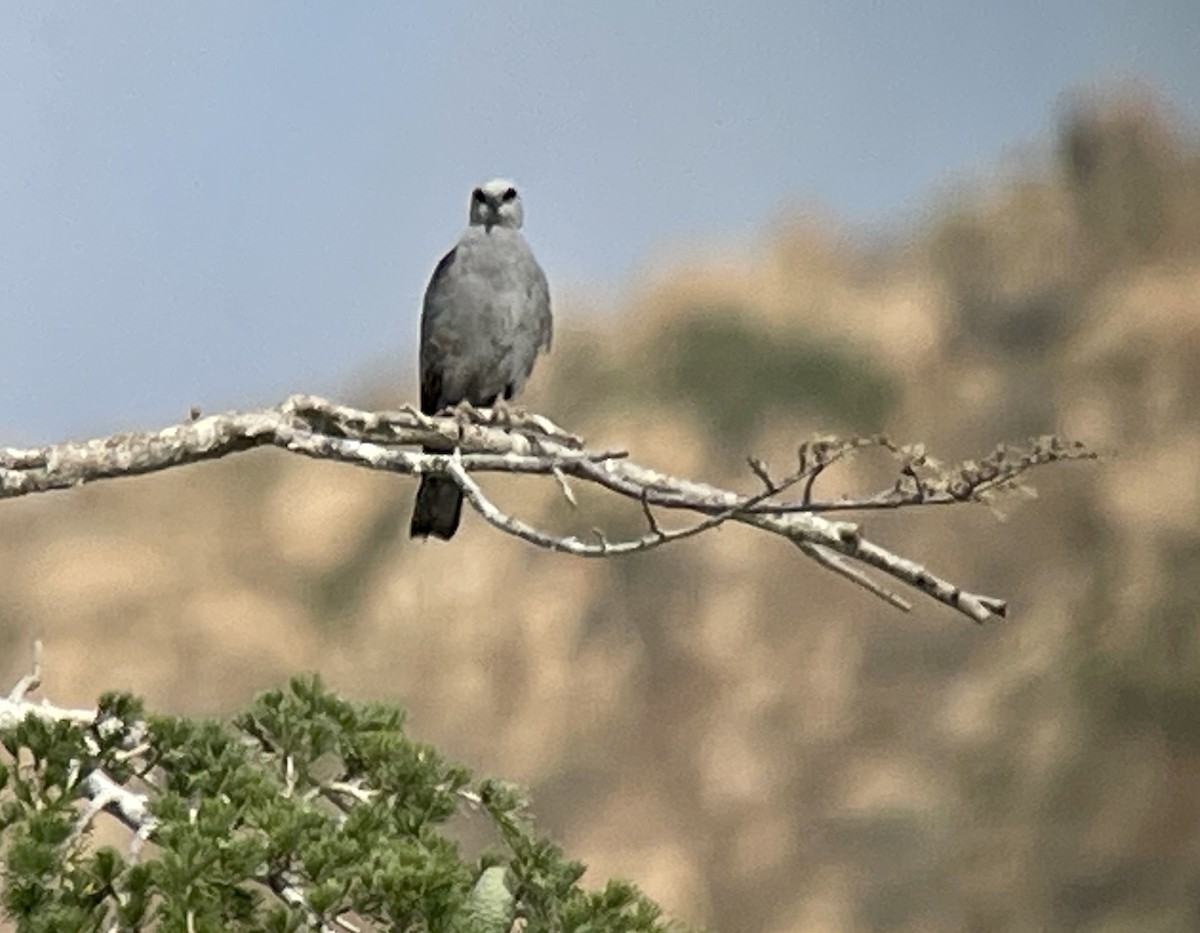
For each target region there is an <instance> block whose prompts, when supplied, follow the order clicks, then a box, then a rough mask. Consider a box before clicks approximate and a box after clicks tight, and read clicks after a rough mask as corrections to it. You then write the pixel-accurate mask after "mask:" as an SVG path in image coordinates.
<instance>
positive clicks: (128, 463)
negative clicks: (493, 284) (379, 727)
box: [0, 395, 1093, 622]
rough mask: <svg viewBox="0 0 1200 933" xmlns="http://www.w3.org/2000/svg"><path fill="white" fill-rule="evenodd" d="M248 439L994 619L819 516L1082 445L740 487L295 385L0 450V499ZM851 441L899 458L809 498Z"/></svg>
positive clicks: (505, 523)
mask: <svg viewBox="0 0 1200 933" xmlns="http://www.w3.org/2000/svg"><path fill="white" fill-rule="evenodd" d="M256 447H276V448H279V449H282V450H286V451H289V452H292V453H297V454H301V455H303V456H307V457H313V458H316V459H324V460H336V461H339V462H342V463H346V464H350V465H353V466H359V467H365V468H367V469H372V470H383V471H387V472H391V473H399V474H403V475H410V476H419V475H423V474H429V473H439V474H444V475H447V476H449V477H450V478H451V479H453V480H454V482H456V483H457V484H458V485H459V486H460V487H461V488H462V490H463V493H464V496H465V498H466V500H467V501H468V502H469V503H470V504H471V507H472V508H474V509H475V511H476V512H478V513H479V514H480V515H481V516H482V517H483V518H484V520H486V521H487V522H488V523H489V524H490V525H492V526H493V527H494V528H497V529H498V530H500V531H502V532H504V533H505V534H509V535H512V536H513V537H516V538H520V539H521V540H524V541H527V542H529V543H530V544H533V545H536V546H538V547H542V548H545V549H547V550H552V551H559V552H562V553H567V554H572V555H576V556H580V557H612V556H615V555H619V554H631V553H637V552H640V551H646V550H650V549H652V548H656V547H660V546H662V545H664V544H668V543H671V542H673V541H677V540H680V539H682V538H686V537H691V536H693V535H697V534H701V533H703V532H706V531H709V530H711V529H713V528H716V527H717V526H719V525H723V524H726V523H728V522H737V523H739V524H742V525H747V526H750V527H752V528H756V529H758V530H760V531H764V532H767V533H770V534H775V535H778V536H780V537H782V538H784V539H786V540H788V541H790V542H792V543H793V544H795V545H797V546H798V547H799V548H800V550H801V551H802V552H803V553H804V554H806V555H807V556H808V557H810V558H812V559H813V560H814V561H816V562H817V563H818V565H819V566H822V567H824V568H826V569H829V570H832V571H834V572H835V573H838V574H839V575H841V576H843V577H845V578H847V579H849V580H851V581H853V582H855V583H857V584H858V585H860V586H862V587H864V588H865V589H866V590H867V591H868V592H870V593H873V594H874V595H876V596H878V597H880V598H881V599H883V600H885V601H886V602H888V603H889V604H890V605H893V606H896V607H898V608H901V609H905V610H907V609H909V608H911V603H909V602H908V601H907V600H905V599H904V598H902V597H901V596H899V595H898V594H897V593H895V592H893V591H892V590H891V589H889V588H888V587H887V586H885V585H884V584H883V583H881V582H880V581H878V580H876V579H874V578H873V577H872V576H870V575H869V574H868V573H867V568H869V569H871V570H874V571H876V572H878V573H880V574H882V575H883V576H885V577H889V578H891V579H892V580H893V581H896V582H897V583H899V584H901V585H904V586H908V587H911V588H913V589H915V590H917V591H918V592H921V593H924V594H925V595H926V596H929V597H930V598H932V599H934V600H937V601H938V602H941V603H944V604H945V605H948V606H951V607H952V608H954V609H957V610H958V611H959V612H962V613H963V614H965V615H967V616H968V617H970V618H971V619H974V620H975V621H977V622H984V621H987V620H988V619H992V618H995V617H998V616H1003V615H1004V614H1005V603H1004V601H1003V600H1000V599H996V598H992V597H988V596H980V595H977V594H974V593H970V592H967V591H966V590H963V589H962V588H961V587H959V586H957V585H955V584H954V583H951V582H950V581H949V580H946V579H943V578H941V577H939V576H937V575H936V574H934V573H933V572H932V571H930V570H929V569H927V568H926V567H924V566H922V565H921V564H920V563H918V562H916V561H914V560H911V559H909V558H906V557H903V556H901V555H899V554H895V553H892V552H891V551H889V550H888V549H886V548H884V547H882V546H881V545H879V544H877V543H875V542H873V541H870V540H869V539H868V538H866V536H865V535H864V533H863V530H862V528H861V527H860V526H859V525H858V524H855V523H852V522H848V521H841V520H833V519H830V518H827V517H825V516H824V515H823V514H822V513H828V512H833V511H849V510H852V509H858V510H873V509H874V510H877V509H895V508H901V507H910V506H922V505H944V504H952V503H955V502H966V501H986V500H987V499H988V497H989V496H991V495H993V494H994V493H996V492H997V491H999V490H1003V489H1005V488H1011V487H1017V486H1019V485H1020V481H1021V479H1022V477H1023V475H1024V474H1025V473H1026V472H1028V471H1029V470H1031V469H1033V468H1035V467H1038V466H1042V465H1044V464H1047V463H1053V462H1057V461H1063V460H1075V459H1083V458H1089V457H1091V456H1093V455H1092V454H1091V453H1090V452H1088V451H1086V450H1084V449H1083V448H1082V447H1080V446H1078V445H1074V446H1072V445H1065V444H1062V443H1061V442H1059V441H1058V440H1057V439H1055V438H1045V439H1042V440H1040V441H1037V442H1034V444H1033V445H1032V447H1031V448H1030V449H1028V450H1015V449H1012V448H1007V447H1000V448H997V450H996V452H995V453H994V454H992V455H990V456H989V457H986V458H984V459H983V460H981V461H979V462H977V463H968V464H962V465H960V466H958V467H957V468H955V469H954V470H952V471H949V472H947V471H944V470H941V469H940V468H938V467H937V466H936V465H934V464H933V462H932V461H931V460H930V459H929V458H927V457H926V456H925V454H924V451H923V450H921V449H920V448H911V449H903V448H896V447H893V446H892V445H891V444H890V443H889V442H888V441H887V440H886V439H885V438H880V437H876V438H866V439H863V438H855V439H851V440H844V441H838V440H827V441H819V442H814V443H810V444H803V445H801V447H800V449H799V452H798V461H799V462H798V466H797V468H796V469H795V470H794V471H793V472H792V473H791V474H790V475H788V476H787V477H785V478H783V479H781V480H775V479H772V477H771V476H770V473H769V471H768V469H767V467H766V465H765V464H762V463H760V462H759V461H756V460H752V461H751V468H752V470H753V472H754V474H755V476H756V477H757V478H758V480H759V481H760V482H761V484H762V485H763V487H764V488H763V490H762V491H761V492H758V493H754V494H746V493H739V492H735V491H731V490H727V489H721V488H719V487H716V486H712V485H709V484H707V483H703V482H697V481H693V480H689V479H686V478H682V477H676V476H671V475H668V474H665V473H661V472H658V471H656V470H652V469H649V468H647V467H644V466H639V465H638V464H637V463H634V462H632V461H630V460H629V459H627V457H626V455H625V453H624V452H623V451H612V450H590V449H588V448H585V447H584V445H583V444H582V442H581V441H580V440H579V439H578V438H576V437H574V436H572V435H570V434H567V433H566V432H564V431H562V430H561V429H559V428H557V427H555V426H554V425H553V424H552V423H551V422H549V421H548V420H546V419H545V418H542V417H540V416H537V415H529V414H524V413H519V412H512V411H506V412H476V411H473V410H472V411H469V412H465V411H464V412H457V413H452V414H446V415H442V416H438V417H429V416H426V415H423V414H421V413H420V412H419V411H416V410H415V409H413V408H411V407H406V408H404V409H401V410H399V411H392V412H369V411H361V410H358V409H354V408H349V407H346V406H343V405H336V404H334V403H331V402H328V401H326V400H324V399H321V398H317V397H315V396H310V395H294V396H292V397H291V398H289V399H288V400H287V401H285V402H284V403H283V404H282V405H279V406H277V407H274V408H263V409H258V410H256V411H248V412H228V413H224V414H218V415H210V416H208V417H203V418H195V419H190V420H188V421H185V422H183V423H181V424H177V425H173V426H171V427H168V428H164V429H163V430H161V431H153V432H128V433H122V434H116V435H113V436H111V437H104V438H97V439H95V440H90V441H84V442H79V443H64V444H54V445H49V446H46V447H35V448H29V449H15V448H0V498H14V497H17V496H24V495H30V494H33V493H39V492H47V491H50V490H54V489H67V488H70V487H73V486H77V485H81V484H83V483H89V482H94V481H96V480H101V479H112V478H116V477H123V476H136V475H139V474H143V473H152V472H157V471H160V470H165V469H169V468H171V467H176V466H181V465H184V464H188V463H197V462H199V461H202V460H213V459H217V458H219V457H225V456H228V455H231V454H235V453H239V452H241V451H245V450H250V449H253V448H256ZM863 447H879V448H884V449H886V450H888V451H890V452H891V453H892V454H894V455H895V456H896V457H897V458H899V459H900V460H901V467H900V470H899V473H900V476H899V478H898V479H897V481H896V484H895V485H894V487H892V488H890V489H886V490H884V491H882V492H879V493H874V494H871V495H868V496H865V497H862V498H859V499H839V500H835V501H820V500H816V499H814V498H813V487H814V484H815V483H816V480H817V478H818V477H819V476H820V475H821V474H822V472H823V471H824V470H825V469H826V468H828V467H829V466H831V465H832V464H834V463H836V462H837V461H839V460H841V459H843V458H845V457H847V456H849V455H850V454H852V453H853V452H854V451H856V450H858V449H860V448H863ZM426 448H428V449H429V450H430V451H432V452H426ZM486 473H519V474H537V475H544V476H547V477H549V478H550V479H551V480H552V481H554V482H556V483H557V484H559V486H560V487H561V488H562V489H563V490H564V494H565V495H567V496H568V498H572V494H571V493H570V487H569V485H568V478H570V479H574V480H577V481H583V482H591V483H594V484H596V485H599V486H602V487H604V488H605V489H608V490H609V491H610V492H613V493H615V494H617V495H619V496H623V497H626V498H629V499H631V500H633V501H635V502H637V503H639V504H640V505H641V507H642V509H643V512H644V514H645V516H646V520H647V530H646V532H645V533H643V534H641V535H638V536H635V537H632V538H628V539H624V540H610V539H609V538H608V537H607V536H606V535H605V534H604V533H603V532H599V531H598V532H597V533H596V540H595V541H585V540H582V539H580V538H578V537H576V536H573V535H563V534H556V533H554V532H551V531H547V530H544V529H540V528H537V527H534V526H533V525H531V524H529V523H528V522H525V521H523V520H521V519H519V518H517V517H515V516H512V515H509V514H507V513H505V512H503V511H502V510H501V509H499V508H498V507H497V506H496V505H495V503H494V502H493V501H492V500H491V498H490V497H489V496H488V495H487V494H486V492H485V491H484V488H483V485H482V484H481V482H480V480H479V475H480V474H486ZM795 488H799V489H800V490H801V496H800V498H799V499H795V498H791V499H789V498H786V494H787V493H788V492H789V491H790V490H792V489H795ZM652 508H658V509H669V510H677V511H684V512H690V513H692V514H693V515H694V516H697V517H696V519H695V520H694V521H693V522H692V523H690V524H688V525H686V526H684V527H682V528H678V529H664V528H663V527H662V526H661V525H660V524H659V521H658V519H657V518H656V517H655V515H654V513H653V511H652Z"/></svg>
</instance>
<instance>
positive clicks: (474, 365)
mask: <svg viewBox="0 0 1200 933" xmlns="http://www.w3.org/2000/svg"><path fill="white" fill-rule="evenodd" d="M523 222H524V209H523V208H522V206H521V198H520V196H519V195H518V194H517V189H516V188H515V187H514V186H513V184H512V182H509V181H505V180H504V179H502V178H494V179H492V180H491V181H489V182H486V183H485V184H483V185H480V186H479V187H478V188H476V189H475V190H474V191H472V192H471V211H470V225H469V226H468V227H467V229H466V231H465V232H464V233H463V235H462V236H461V237H460V238H459V241H458V243H457V244H455V246H454V248H453V249H452V250H450V252H448V253H447V254H446V255H445V256H443V257H442V261H441V262H439V263H438V264H437V268H436V269H434V271H433V277H432V278H431V279H430V280H429V287H428V288H426V289H425V304H424V306H423V308H422V310H421V411H423V412H424V413H425V414H427V415H432V414H435V413H436V412H438V411H440V410H442V409H443V408H446V407H448V406H452V405H457V404H458V403H460V402H463V401H466V402H470V403H471V404H472V405H474V406H476V407H479V408H487V407H491V406H494V405H495V404H496V402H497V401H498V400H500V399H503V400H506V401H507V400H508V399H511V398H513V397H514V396H516V394H517V393H518V392H520V391H521V387H522V386H524V385H525V380H526V379H528V378H529V373H530V372H531V371H532V370H533V364H534V361H535V360H536V359H537V356H538V354H539V353H540V352H541V351H542V350H549V349H550V336H551V329H552V322H551V318H550V289H549V286H548V285H547V284H546V274H545V273H544V272H542V267H541V266H539V265H538V263H537V260H536V259H534V258H533V252H532V251H531V250H530V249H529V244H528V243H526V242H525V237H524V236H523V235H522V233H521V224H522V223H523ZM461 513H462V491H461V490H460V489H459V488H458V486H457V484H455V482H454V481H453V480H451V479H449V478H448V477H445V476H423V477H422V478H421V486H420V488H419V489H418V490H417V501H416V503H415V504H414V506H413V515H412V525H411V526H410V528H409V534H410V535H411V536H412V537H414V538H417V537H420V538H426V537H428V536H429V535H433V536H435V537H438V538H442V539H445V540H448V539H450V538H451V537H452V536H453V535H454V532H455V531H456V530H457V529H458V521H459V517H460V515H461Z"/></svg>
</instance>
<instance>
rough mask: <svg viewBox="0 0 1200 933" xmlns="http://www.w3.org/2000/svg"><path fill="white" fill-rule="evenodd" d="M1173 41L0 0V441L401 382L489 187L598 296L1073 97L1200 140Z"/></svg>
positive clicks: (1037, 1)
mask: <svg viewBox="0 0 1200 933" xmlns="http://www.w3.org/2000/svg"><path fill="white" fill-rule="evenodd" d="M1198 50H1200V3H1197V2H1196V0H1166V2H1158V3H1155V2H1142V3H1136V2H1116V0H1086V2H1085V0H1059V2H1047V0H1012V2H1008V3H1003V4H1002V3H991V4H986V5H984V4H971V3H962V2H957V0H930V2H925V3H905V4H888V3H866V2H858V0H841V2H828V3H820V4H817V3H806V2H796V0H790V2H788V0H780V2H766V0H739V2H728V3H721V4H715V3H704V2H699V0H690V2H674V0H665V2H655V3H646V2H641V3H638V2H634V0H609V2H606V3H603V4H583V3H580V4H568V3H563V2H561V0H531V2H505V3H456V2H442V3H438V4H416V3H411V2H402V0H391V2H382V0H381V2H370V0H359V2H355V3H332V2H329V3H315V2H300V0H289V2H267V0H258V2H254V3H246V2H240V0H205V2H203V3H196V2H191V3H184V2H168V0H164V2H156V3H145V2H137V3H134V2H124V3H122V2H110V3H104V4H98V3H94V2H58V3H53V4H49V3H45V2H44V0H30V2H25V0H6V2H5V3H3V4H2V5H0V127H2V132H0V320H2V321H3V323H4V327H3V331H2V333H0V444H15V443H33V442H37V441H50V440H56V439H62V438H65V437H67V436H80V435H86V434H91V433H95V432H102V431H109V430H113V429H117V428H123V427H139V426H140V427H152V426H158V425H159V424H160V423H166V422H169V421H173V420H176V419H177V418H178V417H179V416H180V415H181V414H182V413H183V412H184V411H186V409H187V407H188V406H189V405H193V404H194V405H199V406H201V407H202V408H204V409H205V410H215V409H219V408H225V407H234V406H237V407H243V406H250V405H256V404H266V403H271V402H274V401H277V400H278V399H279V398H281V397H282V396H284V395H285V394H287V393H288V392H290V391H293V390H300V389H303V390H307V391H324V392H332V393H336V392H337V391H338V390H339V388H343V387H345V386H346V385H348V384H349V382H350V381H351V380H352V379H353V377H354V376H355V374H361V373H363V372H364V371H366V370H369V369H372V368H374V369H378V370H383V369H385V368H388V369H394V370H395V372H396V373H397V376H398V377H399V376H402V375H406V374H408V373H410V372H411V357H412V355H413V353H414V349H413V338H414V336H415V333H416V327H417V316H418V313H419V306H420V296H421V292H422V290H423V288H424V285H425V282H426V280H427V278H428V275H429V272H430V270H431V269H432V267H433V264H434V263H435V262H436V260H437V258H438V257H439V256H440V255H441V254H442V253H443V252H444V251H445V250H446V249H447V248H448V246H449V245H450V244H451V243H452V242H453V240H454V238H455V237H456V236H457V234H458V232H459V230H460V229H461V227H462V225H463V222H464V218H465V212H466V197H467V194H468V192H469V190H470V188H471V186H472V185H474V184H475V183H476V182H478V181H480V180H482V179H484V178H486V177H489V176H491V175H496V174H503V175H506V176H508V177H512V178H514V179H516V180H517V181H518V182H519V183H520V184H521V187H522V190H523V192H524V195H525V200H526V211H527V229H528V233H529V236H530V239H531V241H532V242H533V244H534V247H535V249H536V251H537V253H538V255H539V257H540V258H541V260H542V263H543V265H544V266H545V267H546V269H547V271H548V273H549V275H550V277H551V282H552V285H553V286H554V287H555V290H556V292H557V293H559V294H571V293H574V292H578V291H579V290H580V289H581V288H582V287H584V286H586V285H588V284H598V285H602V286H605V287H611V286H619V285H621V284H622V283H624V282H626V281H628V280H629V278H630V276H631V275H633V274H635V273H636V272H637V270H638V269H639V268H643V267H644V264H645V263H646V261H647V258H648V257H649V256H652V255H654V251H655V250H656V249H658V248H660V247H662V246H664V245H670V244H676V243H681V242H682V243H693V242H706V241H713V240H716V241H721V240H730V239H738V238H747V237H750V236H752V235H753V234H754V232H755V231H757V230H761V229H762V228H763V226H764V225H765V224H766V223H768V222H769V221H770V220H771V219H772V218H773V217H776V216H778V213H779V211H780V210H781V209H782V207H783V206H784V205H787V204H796V203H807V204H819V205H822V206H824V207H825V208H827V209H828V210H829V211H831V212H832V213H833V214H834V215H836V216H839V217H842V218H844V219H846V220H847V221H848V222H851V223H854V224H857V225H861V226H863V227H864V228H865V227H871V226H876V225H879V224H893V225H894V224H897V223H902V222H903V220H904V218H906V217H911V216H916V215H917V214H918V213H919V209H920V208H921V207H922V206H923V205H926V204H928V203H929V200H930V198H931V196H932V195H933V194H934V193H935V192H937V191H938V190H940V187H941V186H943V185H944V184H945V183H946V180H947V179H949V178H955V177H960V176H962V175H964V174H971V173H979V172H986V171H988V170H989V168H990V167H992V168H994V167H996V166H999V165H1001V164H1002V162H1003V159H1004V155H1005V153H1006V152H1009V151H1011V150H1012V149H1013V147H1019V146H1021V145H1023V144H1027V143H1030V142H1036V141H1038V140H1041V139H1044V138H1045V137H1046V136H1047V134H1048V133H1049V132H1050V130H1051V128H1052V127H1053V123H1054V119H1055V117H1056V115H1057V114H1058V113H1060V112H1061V106H1062V104H1063V102H1064V100H1066V99H1067V95H1070V94H1072V93H1075V92H1079V91H1087V90H1088V89H1090V88H1104V87H1111V86H1113V85H1114V84H1115V83H1116V82H1118V81H1120V80H1122V79H1131V78H1138V79H1143V80H1145V81H1146V82H1147V83H1148V84H1149V85H1150V86H1151V87H1153V88H1155V89H1157V90H1158V91H1159V92H1160V93H1161V95H1162V97H1163V99H1164V100H1165V101H1166V102H1167V103H1168V105H1169V106H1170V107H1172V108H1173V109H1174V111H1175V112H1176V113H1177V114H1179V115H1180V116H1181V117H1183V118H1184V119H1185V120H1186V121H1188V122H1189V123H1190V125H1191V126H1193V127H1195V126H1197V125H1200V51H1198ZM397 400H398V401H399V399H397Z"/></svg>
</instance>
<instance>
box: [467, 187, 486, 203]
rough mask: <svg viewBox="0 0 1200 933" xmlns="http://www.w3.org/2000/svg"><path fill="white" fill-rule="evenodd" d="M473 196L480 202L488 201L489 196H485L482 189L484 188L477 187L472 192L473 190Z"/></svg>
mask: <svg viewBox="0 0 1200 933" xmlns="http://www.w3.org/2000/svg"><path fill="white" fill-rule="evenodd" d="M471 197H472V198H473V199H474V200H476V201H478V202H479V203H480V204H482V203H483V202H484V201H486V200H487V198H486V197H484V194H483V189H482V188H476V189H475V190H474V191H472V192H471Z"/></svg>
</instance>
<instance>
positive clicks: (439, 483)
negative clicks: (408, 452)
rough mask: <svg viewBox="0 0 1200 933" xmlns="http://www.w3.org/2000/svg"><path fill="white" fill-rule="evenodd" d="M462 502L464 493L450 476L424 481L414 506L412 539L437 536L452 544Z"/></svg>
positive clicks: (433, 477)
mask: <svg viewBox="0 0 1200 933" xmlns="http://www.w3.org/2000/svg"><path fill="white" fill-rule="evenodd" d="M462 502H463V497H462V490H461V489H459V488H458V484H457V483H456V482H454V480H452V479H450V478H449V477H446V476H423V477H421V486H420V488H419V489H417V501H416V502H414V503H413V514H412V524H411V525H409V528H408V535H409V537H410V538H428V537H429V536H430V535H433V536H434V537H435V538H441V539H442V540H443V541H449V540H450V539H451V538H453V537H454V532H456V531H458V520H459V519H460V518H461V517H462Z"/></svg>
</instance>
